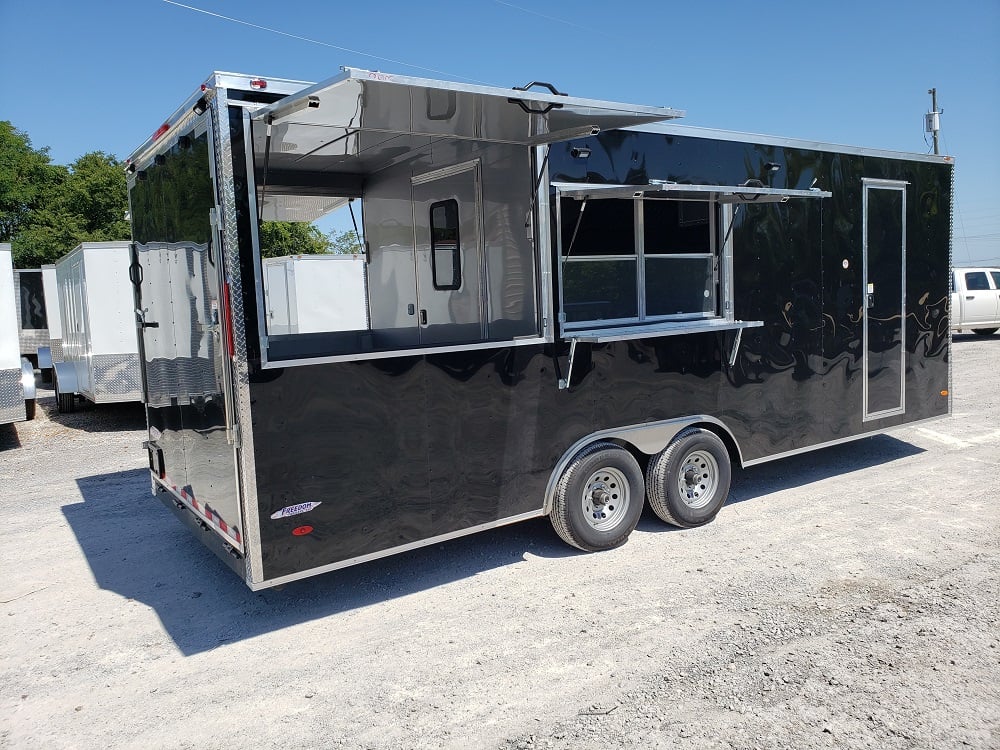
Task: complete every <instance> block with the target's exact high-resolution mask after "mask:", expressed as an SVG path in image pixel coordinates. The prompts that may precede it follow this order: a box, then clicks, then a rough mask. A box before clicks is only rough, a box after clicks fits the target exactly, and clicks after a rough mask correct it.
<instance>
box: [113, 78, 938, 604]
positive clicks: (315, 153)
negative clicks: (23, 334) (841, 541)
mask: <svg viewBox="0 0 1000 750" xmlns="http://www.w3.org/2000/svg"><path fill="white" fill-rule="evenodd" d="M680 114H681V113H680V112H678V111H676V110H669V109H665V108H650V107H631V106H627V105H615V104H609V103H606V102H594V101H591V100H579V99H574V98H571V97H566V96H565V95H562V94H559V93H558V92H554V91H553V92H550V91H542V90H541V89H540V88H538V87H533V88H531V90H520V89H519V90H503V89H491V88H487V87H476V86H459V85H456V84H448V83H442V82H436V81H426V80H423V79H415V78H407V77H397V76H388V75H385V74H381V73H371V72H368V71H359V70H354V69H345V71H344V73H343V74H342V75H340V76H338V77H337V78H335V79H331V81H327V82H325V83H322V84H317V85H314V86H309V85H307V84H304V83H300V82H294V81H280V80H274V79H254V78H251V77H250V76H240V75H234V74H215V75H213V76H212V77H211V78H210V79H209V80H208V82H207V83H206V84H205V86H203V87H202V90H201V91H199V92H197V93H196V94H195V95H194V96H193V97H192V98H191V99H190V100H189V101H188V102H186V103H185V104H184V105H183V106H182V107H181V108H180V109H178V110H177V112H176V113H175V114H174V115H173V116H172V117H171V118H170V119H168V120H167V122H166V123H165V125H164V127H163V128H161V130H160V131H159V132H158V133H157V135H156V136H154V137H153V138H151V139H150V140H149V141H147V143H145V144H144V145H143V146H142V147H141V148H140V149H139V150H137V151H136V153H135V154H134V155H133V158H132V159H131V160H130V165H129V177H128V179H129V191H130V202H131V217H132V226H133V240H134V242H133V267H132V271H131V277H132V280H133V284H134V287H135V295H136V303H137V305H136V306H137V309H138V310H139V311H140V314H139V318H140V320H139V326H140V329H141V335H140V342H141V358H142V360H143V380H144V389H145V396H146V399H145V400H146V411H147V417H148V422H149V441H148V443H147V447H148V450H149V460H150V470H151V474H152V478H153V489H154V492H156V493H159V494H160V495H161V498H162V499H164V501H165V502H166V504H167V505H168V506H169V507H171V508H173V509H174V510H175V511H176V513H177V515H178V516H179V517H180V518H181V519H182V520H184V521H185V522H186V523H188V525H189V526H191V528H192V529H193V530H195V532H196V533H197V534H198V535H199V536H200V537H201V538H202V539H203V540H204V541H205V543H206V544H208V545H209V546H210V547H212V548H213V549H214V550H215V551H216V552H217V553H218V554H219V556H220V557H221V558H222V559H223V560H225V561H226V562H227V563H228V564H229V565H230V567H231V568H232V569H233V570H235V571H236V572H237V573H239V574H240V575H241V576H242V577H243V578H244V579H245V580H246V582H247V584H248V585H249V586H251V587H252V588H263V587H267V586H272V585H277V584H279V583H283V582H286V581H289V580H294V579H296V578H301V577H305V576H308V575H313V574H316V573H321V572H325V571H329V570H335V569H337V568H341V567H344V566H347V565H351V564H355V563H359V562H364V561H366V560H371V559H374V558H377V557H381V556H385V555H388V554H393V553H396V552H400V551H404V550H407V549H412V548H414V547H419V546H422V545H427V544H431V543H435V542H439V541H442V540H445V539H449V538H453V537H457V536H460V535H464V534H468V533H472V532H475V531H478V530H482V529H487V528H492V527H495V526H499V525H502V524H506V523H512V522H515V521H518V520H522V519H526V518H530V517H537V516H542V515H549V516H550V517H551V518H552V520H553V525H554V526H555V528H556V531H557V532H558V533H559V534H560V536H562V537H563V538H564V539H565V540H566V541H567V542H569V543H570V544H573V545H575V546H577V547H579V548H581V549H586V550H599V549H603V548H607V547H612V546H615V545H617V544H621V543H622V542H624V541H625V540H626V539H627V537H628V534H629V532H630V531H631V530H632V528H633V527H634V525H635V522H636V521H637V520H638V516H639V513H640V512H641V509H642V506H643V503H644V501H645V500H646V499H648V501H649V503H650V505H651V506H652V507H653V509H654V511H656V513H657V514H658V515H660V516H661V517H662V518H664V520H666V521H668V522H671V523H674V524H676V525H680V526H696V525H699V524H701V523H705V522H707V521H709V520H711V518H713V517H714V515H715V514H716V513H717V512H718V510H719V509H720V508H721V506H722V505H723V504H724V502H725V499H726V495H727V493H728V487H729V479H730V464H733V463H735V464H737V465H742V466H748V465H752V464H755V463H759V462H762V461H766V460H770V459H774V458H778V457H781V456H786V455H790V454H794V453H797V452H801V451H805V450H811V449H814V448H817V447H820V446H824V445H830V444H833V443H837V442H842V441H846V440H851V439H855V438H858V437H861V436H864V435H868V434H872V433H877V432H880V431H883V430H885V429H888V428H891V427H895V426H898V425H901V424H909V423H913V422H917V421H921V420H928V419H933V418H938V417H941V416H945V415H947V414H948V413H949V412H950V397H949V395H948V394H949V390H950V369H949V341H950V339H949V332H948V299H949V297H948V290H949V288H948V278H949V271H950V231H951V210H952V208H951V200H952V198H951V195H952V179H953V165H952V163H951V161H950V159H948V158H946V157H935V156H924V155H903V154H897V153H890V152H880V151H874V150H866V149H858V148H847V147H835V146H828V145H823V144H816V143H810V142H804V141H794V140H789V139H777V138H766V137H758V136H749V135H746V134H735V133H726V132H715V131H702V130H699V129H696V128H686V127H683V126H679V125H674V124H650V123H653V122H655V121H659V122H662V121H665V120H671V119H673V118H675V117H678V116H680ZM343 206H349V207H350V208H352V209H355V210H354V211H353V213H354V222H355V223H356V224H357V227H358V229H357V236H358V239H359V240H360V241H361V243H362V247H363V252H364V256H365V258H364V268H365V271H364V276H363V280H362V282H359V283H363V284H364V289H365V295H364V296H365V306H366V308H365V310H364V311H363V317H362V319H364V320H366V321H367V325H365V326H363V327H359V326H357V325H356V323H355V324H352V326H351V328H350V330H331V328H336V326H330V325H329V324H327V325H326V327H325V328H323V329H322V330H316V329H315V327H310V321H309V320H308V310H309V309H310V308H311V305H315V306H320V305H328V304H330V303H331V301H333V302H337V301H338V300H339V299H340V297H341V296H342V295H338V290H337V289H316V288H315V285H314V286H312V287H311V286H310V283H311V282H312V281H314V280H310V279H309V278H303V277H301V276H300V278H298V279H295V280H294V281H287V280H284V281H282V286H281V288H280V289H278V288H277V286H276V285H275V284H274V283H273V282H269V281H268V280H267V279H266V278H265V274H264V271H263V265H262V263H261V249H260V245H261V239H260V236H261V233H262V231H263V229H262V227H265V225H266V223H267V222H270V221H289V220H291V221H312V220H314V219H316V218H318V217H320V216H322V215H324V214H326V213H327V212H329V211H330V210H332V209H334V208H338V207H343ZM283 278H284V277H283ZM309 294H311V295H315V297H314V298H311V300H310V302H311V303H310V304H304V303H303V299H301V297H302V296H303V295H309ZM290 295H298V296H299V298H298V299H297V304H296V306H295V309H297V310H298V311H299V312H298V313H296V314H297V315H298V316H299V317H298V320H297V321H296V322H295V325H297V326H299V327H298V328H292V327H290V324H289V323H288V320H289V319H288V316H287V315H285V316H284V317H282V321H283V322H282V327H281V328H280V333H279V332H277V331H279V329H278V328H277V326H275V325H274V324H273V323H272V324H271V327H272V328H273V331H269V321H273V320H276V319H277V318H278V317H281V316H276V315H275V311H276V309H277V306H279V305H281V306H282V310H285V309H286V308H287V309H291V307H290V306H289V303H288V300H289V298H290ZM343 296H345V297H346V296H347V295H343ZM303 311H305V312H303ZM354 312H355V313H359V312H360V311H354ZM282 315H284V313H282ZM317 318H318V316H317ZM324 319H326V320H330V319H332V318H330V317H329V316H326V317H325V318H324ZM353 319H354V320H355V321H356V320H357V319H358V318H357V315H355V317H354V318H353Z"/></svg>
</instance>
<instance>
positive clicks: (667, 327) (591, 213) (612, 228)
mask: <svg viewBox="0 0 1000 750" xmlns="http://www.w3.org/2000/svg"><path fill="white" fill-rule="evenodd" d="M553 187H554V189H555V194H556V210H557V221H556V224H557V240H556V241H557V244H558V248H559V290H560V295H559V298H560V304H559V311H558V312H559V323H560V327H561V332H562V334H563V336H564V337H566V338H570V339H573V340H576V341H592V342H602V341H615V340H621V339H631V338H642V337H645V336H649V335H657V336H663V335H677V334H684V333H694V332H698V331H711V330H736V331H738V332H739V331H740V330H742V329H743V328H753V327H757V326H761V325H763V323H762V322H761V321H745V320H738V319H737V318H736V316H735V311H734V309H733V280H732V278H733V274H732V258H733V225H734V223H735V220H736V217H737V215H738V212H739V210H740V206H742V205H743V204H747V203H756V204H766V203H784V202H786V201H789V200H792V199H803V198H825V197H829V196H830V195H831V193H829V192H826V191H822V190H816V189H810V190H783V189H777V188H765V187H752V186H743V185H732V186H728V185H683V184H677V183H671V182H662V183H661V182H651V183H649V184H647V185H581V184H578V183H555V184H553Z"/></svg>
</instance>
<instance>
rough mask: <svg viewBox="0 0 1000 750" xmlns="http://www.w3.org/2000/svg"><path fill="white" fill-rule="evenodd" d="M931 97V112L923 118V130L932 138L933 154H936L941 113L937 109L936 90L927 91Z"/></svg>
mask: <svg viewBox="0 0 1000 750" xmlns="http://www.w3.org/2000/svg"><path fill="white" fill-rule="evenodd" d="M927 93H928V94H930V95H931V111H930V112H928V113H927V115H926V116H925V118H924V130H925V131H926V132H928V133H931V134H933V136H934V153H935V154H938V153H940V151H938V131H939V130H940V129H941V113H940V112H938V108H937V89H936V88H934V89H927Z"/></svg>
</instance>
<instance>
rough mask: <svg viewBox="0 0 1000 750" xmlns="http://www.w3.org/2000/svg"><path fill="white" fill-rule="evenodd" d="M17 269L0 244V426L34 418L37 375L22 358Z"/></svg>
mask: <svg viewBox="0 0 1000 750" xmlns="http://www.w3.org/2000/svg"><path fill="white" fill-rule="evenodd" d="M16 292H17V287H16V286H15V283H14V265H13V263H12V262H11V252H10V245H9V244H7V243H2V244H0V424H9V423H10V422H23V421H24V420H25V419H31V418H33V417H34V416H35V375H34V371H33V369H32V367H31V363H30V362H28V360H26V359H22V358H21V344H20V336H19V334H20V329H19V327H18V317H19V316H18V312H17V305H18V301H19V297H18V295H17V294H16Z"/></svg>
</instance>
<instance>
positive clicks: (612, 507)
mask: <svg viewBox="0 0 1000 750" xmlns="http://www.w3.org/2000/svg"><path fill="white" fill-rule="evenodd" d="M631 494H632V493H631V491H630V488H629V483H628V480H627V479H626V478H625V475H624V474H622V472H620V471H619V470H618V469H615V468H612V467H611V466H605V467H602V468H600V469H598V470H597V471H595V472H594V473H593V474H591V475H590V478H589V479H588V480H587V484H586V485H585V486H584V490H583V497H582V498H581V500H582V503H583V517H584V518H585V519H586V521H587V523H588V524H589V525H590V527H591V528H593V529H595V530H596V531H609V530H611V529H614V528H615V527H616V526H618V525H619V524H620V523H621V520H622V518H623V517H624V516H625V514H626V512H627V511H628V506H629V502H630V501H631Z"/></svg>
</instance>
